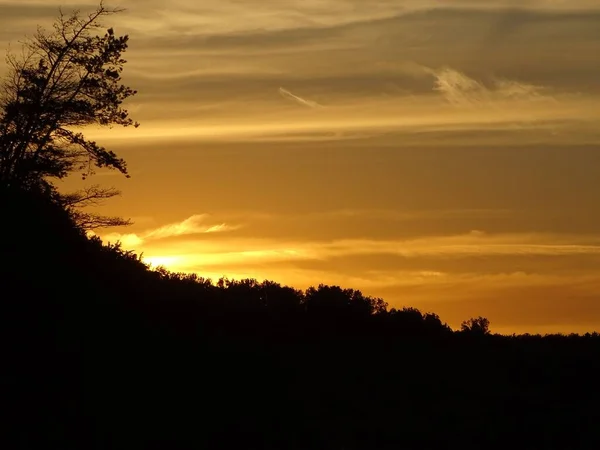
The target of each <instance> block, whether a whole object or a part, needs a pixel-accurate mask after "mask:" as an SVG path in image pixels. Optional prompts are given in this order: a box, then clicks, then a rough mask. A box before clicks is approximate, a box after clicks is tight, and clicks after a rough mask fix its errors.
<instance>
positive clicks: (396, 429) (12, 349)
mask: <svg viewBox="0 0 600 450" xmlns="http://www.w3.org/2000/svg"><path fill="white" fill-rule="evenodd" d="M0 208H1V211H2V215H1V221H0V223H1V225H0V227H1V229H0V231H1V234H0V299H1V301H0V306H1V311H2V312H1V314H0V321H1V322H0V330H1V336H0V339H1V342H2V344H1V348H2V364H1V365H0V383H1V384H0V386H1V391H0V398H1V404H2V410H3V411H4V412H5V413H6V414H4V416H5V419H4V420H3V421H2V425H1V427H2V433H1V436H2V438H3V440H4V439H6V440H7V445H2V448H6V449H52V448H56V449H67V448H68V449H71V448H72V449H128V450H130V449H180V448H186V449H188V448H189V449H191V448H194V449H201V448H206V449H226V448H227V449H229V448H231V449H238V448H239V449H334V450H342V449H346V450H348V449H388V448H390V449H392V448H393V449H417V448H418V449H430V448H462V449H488V448H502V449H507V448H528V449H552V448H560V449H579V448H589V449H592V448H600V440H599V438H600V427H598V423H600V420H599V419H600V414H599V410H598V408H599V404H600V403H599V402H598V401H599V400H600V395H599V389H598V380H599V378H598V374H599V369H600V337H599V336H598V334H591V335H585V336H575V335H571V336H546V337H540V336H527V335H525V336H510V337H508V336H498V335H492V334H490V333H489V332H487V329H486V324H485V323H484V322H482V321H475V322H471V323H469V324H468V325H469V327H466V328H465V330H463V331H461V332H454V331H452V330H451V329H450V328H449V327H447V326H446V325H445V324H443V323H442V322H441V321H440V319H439V318H438V317H437V316H436V315H435V314H422V313H421V312H419V311H418V310H416V309H412V308H406V309H404V310H400V311H397V310H388V308H387V305H386V304H385V302H383V301H382V300H380V299H373V298H370V297H366V296H364V295H362V294H361V293H360V292H357V291H353V290H349V289H347V290H345V289H341V288H338V287H331V286H319V287H318V288H313V289H309V290H307V291H306V292H301V291H297V290H294V289H292V288H289V287H283V286H280V285H279V284H276V283H272V282H263V283H257V282H255V281H252V280H246V281H228V280H221V281H220V282H219V283H217V284H216V285H213V284H212V283H210V282H209V281H207V280H204V279H201V278H198V277H194V276H183V275H178V274H173V273H170V272H168V271H165V270H160V271H151V270H149V269H148V268H147V267H146V266H145V265H144V264H143V263H142V262H141V261H140V260H139V258H138V257H137V256H136V255H134V254H132V253H129V252H126V251H124V250H122V249H121V248H120V247H119V246H118V245H116V246H114V245H113V246H104V245H102V243H101V242H100V241H99V240H97V239H88V238H86V236H85V234H84V233H83V232H82V231H81V230H79V229H78V228H77V226H75V225H74V224H73V222H72V221H71V219H70V217H69V215H68V214H67V213H65V212H64V211H63V210H62V209H61V208H60V207H58V206H56V205H54V204H53V203H52V202H50V201H47V200H45V199H43V198H42V197H39V196H37V195H34V194H32V193H23V192H20V191H14V190H13V191H11V190H7V189H5V190H3V191H2V192H0Z"/></svg>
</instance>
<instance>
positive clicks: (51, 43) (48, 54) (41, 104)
mask: <svg viewBox="0 0 600 450" xmlns="http://www.w3.org/2000/svg"><path fill="white" fill-rule="evenodd" d="M117 12H119V10H118V9H108V8H106V7H105V6H104V5H103V4H102V3H101V4H100V6H99V7H98V9H97V10H96V11H95V12H94V13H92V14H90V15H89V16H87V17H83V18H82V17H80V15H79V14H78V12H74V13H73V14H72V15H71V16H68V17H67V16H64V15H62V14H61V16H60V18H59V20H58V21H57V22H56V23H55V24H54V30H53V31H52V32H49V33H48V32H46V31H44V30H42V29H39V30H38V32H37V34H36V35H35V37H34V38H33V39H30V40H28V41H27V42H26V43H25V45H24V55H23V56H22V57H17V56H15V55H12V54H9V57H8V62H9V74H8V75H7V77H6V78H5V80H4V81H3V83H2V85H1V90H0V107H1V111H0V183H2V184H4V185H8V186H16V185H19V186H31V185H39V184H44V183H48V182H49V179H52V178H63V177H65V176H67V175H68V174H69V173H71V172H74V171H82V173H83V176H84V177H85V176H87V175H89V174H90V173H92V171H93V168H94V167H108V168H113V169H116V170H118V171H120V172H122V173H123V174H125V175H127V168H126V165H125V161H123V160H122V159H120V158H118V157H117V155H116V154H115V153H113V152H112V151H109V150H106V149H105V148H104V147H101V146H100V145H98V144H97V143H96V142H94V141H91V140H88V139H86V138H85V137H84V135H83V134H82V133H80V132H77V131H74V128H77V127H81V126H85V125H91V124H96V125H102V126H108V125H122V126H130V125H135V126H137V124H136V123H135V122H133V121H132V120H131V119H130V118H129V115H128V113H127V111H126V110H125V109H123V108H122V107H121V104H122V103H123V101H124V100H126V99H127V98H128V97H130V96H132V95H134V94H135V91H134V90H132V89H131V88H129V87H127V86H124V85H123V84H121V72H122V70H123V65H124V64H125V62H126V61H125V60H124V59H123V58H122V56H121V55H122V53H123V52H124V51H125V50H126V49H127V41H128V37H127V36H121V37H119V36H116V35H115V34H114V31H113V29H112V28H109V29H108V30H107V31H106V32H105V33H104V34H103V35H98V34H95V32H96V31H97V30H98V29H99V28H100V27H101V24H100V23H99V21H100V20H101V19H102V18H103V17H105V16H109V15H112V14H115V13H117Z"/></svg>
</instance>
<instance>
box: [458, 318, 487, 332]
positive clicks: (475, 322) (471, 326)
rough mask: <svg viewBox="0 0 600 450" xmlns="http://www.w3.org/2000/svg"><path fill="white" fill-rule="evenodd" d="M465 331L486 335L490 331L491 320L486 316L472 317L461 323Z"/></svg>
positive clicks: (462, 329)
mask: <svg viewBox="0 0 600 450" xmlns="http://www.w3.org/2000/svg"><path fill="white" fill-rule="evenodd" d="M460 330H461V331H462V332H463V333H472V334H478V335H485V334H489V333H490V321H489V320H488V319H486V318H485V317H481V316H479V317H477V318H471V319H469V320H465V321H464V322H463V323H461V324H460Z"/></svg>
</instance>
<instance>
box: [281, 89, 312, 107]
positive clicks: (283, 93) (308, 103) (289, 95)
mask: <svg viewBox="0 0 600 450" xmlns="http://www.w3.org/2000/svg"><path fill="white" fill-rule="evenodd" d="M279 94H280V95H281V96H282V97H283V98H285V99H288V100H293V101H295V102H296V103H299V104H300V105H304V106H308V107H309V108H321V107H322V105H320V104H319V103H317V102H314V101H312V100H306V99H304V98H302V97H298V96H297V95H294V94H292V93H291V92H290V91H288V90H287V89H284V88H282V87H280V88H279Z"/></svg>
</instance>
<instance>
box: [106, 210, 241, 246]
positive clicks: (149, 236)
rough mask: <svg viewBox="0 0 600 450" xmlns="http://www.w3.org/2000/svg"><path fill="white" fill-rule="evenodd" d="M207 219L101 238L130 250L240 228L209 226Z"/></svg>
mask: <svg viewBox="0 0 600 450" xmlns="http://www.w3.org/2000/svg"><path fill="white" fill-rule="evenodd" d="M207 219H209V216H208V215H207V214H196V215H193V216H191V217H188V218H187V219H185V220H184V221H182V222H176V223H171V224H168V225H164V226H162V227H159V228H155V229H151V230H148V231H146V232H144V233H141V234H136V233H125V234H121V233H108V234H104V235H102V238H103V239H104V240H105V241H108V242H116V241H120V242H121V243H122V244H123V245H124V246H125V247H130V248H131V247H138V246H140V245H143V244H147V243H149V242H152V241H158V240H161V239H166V238H173V237H181V236H189V235H194V234H207V233H222V232H226V231H232V230H236V229H238V228H239V227H240V225H230V224H226V223H219V224H210V223H207Z"/></svg>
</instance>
